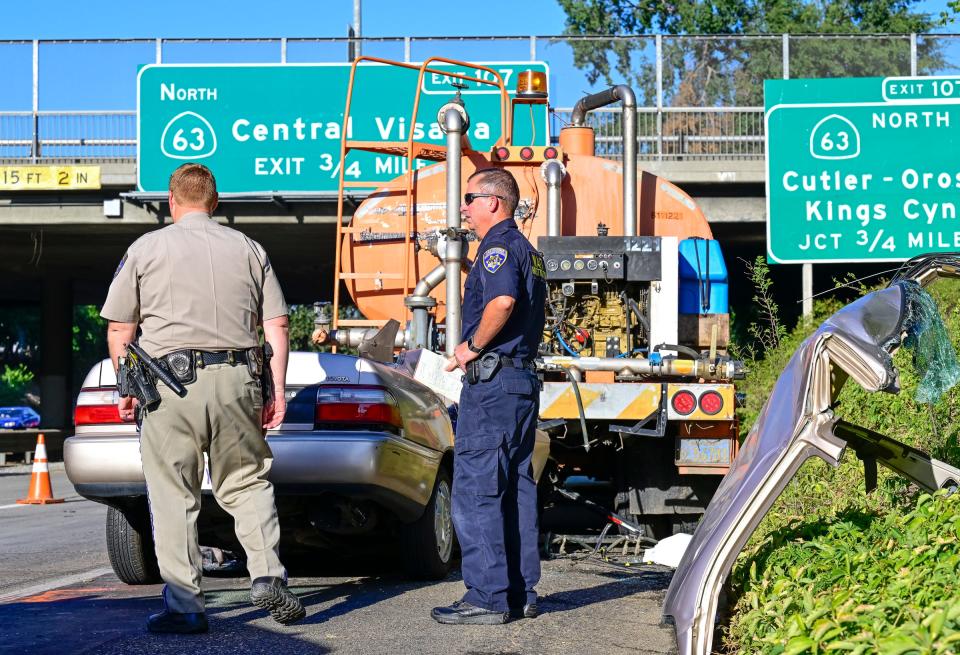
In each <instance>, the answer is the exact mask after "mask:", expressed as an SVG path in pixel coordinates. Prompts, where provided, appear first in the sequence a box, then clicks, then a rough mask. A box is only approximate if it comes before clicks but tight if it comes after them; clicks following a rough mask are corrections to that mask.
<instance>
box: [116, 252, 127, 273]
mask: <svg viewBox="0 0 960 655" xmlns="http://www.w3.org/2000/svg"><path fill="white" fill-rule="evenodd" d="M126 263H127V253H123V258H122V259H121V260H120V264H118V265H117V270H115V271H114V272H113V277H117V276H118V275H120V270H121V269H122V268H123V265H124V264H126Z"/></svg>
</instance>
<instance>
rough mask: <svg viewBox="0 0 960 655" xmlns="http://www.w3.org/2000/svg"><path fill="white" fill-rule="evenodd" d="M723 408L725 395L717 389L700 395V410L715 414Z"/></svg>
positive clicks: (711, 414)
mask: <svg viewBox="0 0 960 655" xmlns="http://www.w3.org/2000/svg"><path fill="white" fill-rule="evenodd" d="M721 409H723V396H721V395H720V394H719V393H717V392H716V391H707V392H705V393H704V394H703V395H702V396H700V411H701V412H703V413H704V414H708V415H710V416H713V415H714V414H719V413H720V410H721Z"/></svg>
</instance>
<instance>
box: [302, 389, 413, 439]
mask: <svg viewBox="0 0 960 655" xmlns="http://www.w3.org/2000/svg"><path fill="white" fill-rule="evenodd" d="M315 419H316V423H317V426H318V427H319V426H334V425H348V426H351V427H359V426H361V425H365V426H376V427H384V426H386V427H390V428H395V429H398V430H399V429H400V428H402V427H403V419H402V418H401V417H400V407H399V406H398V405H397V401H396V399H395V398H394V397H393V395H392V394H391V393H390V392H389V391H387V390H386V389H385V388H384V387H377V386H349V387H340V386H333V385H330V386H328V385H323V386H321V387H320V389H319V390H318V391H317V410H316V415H315Z"/></svg>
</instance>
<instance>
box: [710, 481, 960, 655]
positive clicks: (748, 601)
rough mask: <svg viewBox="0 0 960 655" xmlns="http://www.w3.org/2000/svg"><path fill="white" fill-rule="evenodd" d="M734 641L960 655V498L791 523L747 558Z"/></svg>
mask: <svg viewBox="0 0 960 655" xmlns="http://www.w3.org/2000/svg"><path fill="white" fill-rule="evenodd" d="M747 559H748V560H749V562H750V565H749V567H748V568H746V569H745V571H744V574H745V575H746V580H744V581H742V583H743V584H745V587H746V591H745V592H744V593H743V595H742V596H741V598H740V601H739V603H738V609H739V610H740V614H739V616H738V617H737V620H736V621H735V623H734V624H733V626H732V629H731V631H730V634H729V637H728V645H729V646H731V647H733V649H734V650H736V651H737V652H743V653H773V654H775V653H784V654H785V655H798V654H799V653H813V654H816V653H835V652H842V653H851V654H852V653H858V654H862V653H890V654H891V655H892V654H902V655H914V654H916V655H919V654H921V653H924V654H925V653H930V654H932V653H956V652H957V650H958V648H960V593H958V592H960V580H958V578H957V568H958V565H960V496H958V495H956V494H954V495H951V496H946V495H944V494H943V493H942V492H938V493H937V494H936V495H934V496H930V495H927V494H924V495H921V496H920V497H919V498H918V499H917V501H916V505H915V507H914V508H913V509H912V510H910V511H906V512H896V511H895V512H890V513H888V514H886V515H885V516H883V517H876V516H873V515H869V514H863V513H859V512H857V511H852V510H851V511H847V512H844V513H841V514H838V515H836V516H834V517H833V518H831V519H830V520H827V521H822V522H816V523H812V522H806V523H794V524H791V525H789V526H787V527H785V528H784V529H781V530H779V531H777V532H776V533H771V534H769V535H767V537H766V538H765V539H764V541H763V542H761V543H760V544H757V545H756V546H755V547H754V548H753V549H752V550H750V551H749V552H748V553H747Z"/></svg>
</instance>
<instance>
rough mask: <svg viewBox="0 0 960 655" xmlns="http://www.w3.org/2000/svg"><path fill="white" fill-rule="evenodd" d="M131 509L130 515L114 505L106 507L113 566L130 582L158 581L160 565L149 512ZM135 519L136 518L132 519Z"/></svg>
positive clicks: (126, 581) (119, 576)
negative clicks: (158, 564)
mask: <svg viewBox="0 0 960 655" xmlns="http://www.w3.org/2000/svg"><path fill="white" fill-rule="evenodd" d="M138 514H146V512H132V511H131V513H130V517H128V516H127V515H126V514H124V513H123V512H121V511H120V510H118V509H117V508H115V507H108V508H107V554H108V555H109V556H110V566H112V567H113V572H114V573H116V574H117V577H118V578H120V580H121V581H123V582H125V583H127V584H129V585H141V584H156V583H158V582H161V580H160V568H159V567H158V566H157V555H156V552H155V551H154V549H153V534H152V533H151V532H150V518H149V514H146V515H144V516H138ZM131 519H133V520H131Z"/></svg>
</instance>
